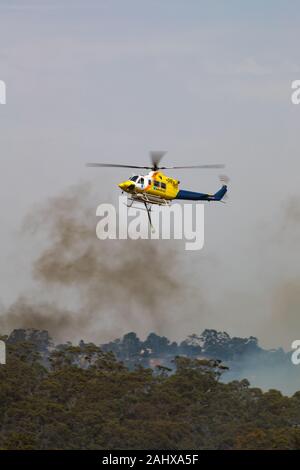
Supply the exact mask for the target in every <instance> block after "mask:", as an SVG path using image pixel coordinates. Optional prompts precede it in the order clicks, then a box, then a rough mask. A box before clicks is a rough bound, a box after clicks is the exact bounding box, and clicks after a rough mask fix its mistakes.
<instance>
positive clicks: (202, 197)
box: [176, 189, 211, 201]
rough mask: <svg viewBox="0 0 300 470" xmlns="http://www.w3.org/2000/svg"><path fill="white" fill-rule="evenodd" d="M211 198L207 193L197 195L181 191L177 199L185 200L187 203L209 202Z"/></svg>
mask: <svg viewBox="0 0 300 470" xmlns="http://www.w3.org/2000/svg"><path fill="white" fill-rule="evenodd" d="M210 198H211V196H210V195H209V194H205V193H195V192H193V191H185V190H184V189H181V190H180V191H179V193H178V194H177V196H176V199H185V200H187V201H207V200H208V199H210Z"/></svg>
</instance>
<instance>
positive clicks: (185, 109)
mask: <svg viewBox="0 0 300 470" xmlns="http://www.w3.org/2000/svg"><path fill="white" fill-rule="evenodd" d="M299 16H300V3H299V2H293V1H290V2H285V1H283V0H282V1H277V0H269V1H257V0H255V1H251V2H243V1H241V0H240V1H230V0H229V1H228V0H227V1H225V0H224V1H214V0H210V1H208V0H207V1H199V0H195V1H193V0H189V1H183V0H181V1H178V0H165V1H156V0H151V1H150V0H148V1H145V0H137V1H133V0H126V1H122V0H119V1H114V0H110V1H104V0H97V1H96V0H95V1H93V0H85V1H83V0H69V1H67V0H59V1H57V0H52V1H50V0H38V1H34V0H32V1H25V0H22V1H21V0H20V1H14V0H7V1H5V0H0V79H1V80H4V81H5V82H6V85H7V104H6V105H5V106H3V105H1V106H0V126H1V127H0V156H1V157H0V174H1V185H0V208H1V238H0V241H1V244H0V275H1V292H0V297H1V300H2V302H3V303H4V304H9V303H10V302H12V301H13V300H14V299H15V298H16V297H17V296H18V295H19V294H20V293H22V292H23V291H24V290H26V289H27V288H28V285H29V284H30V259H31V257H33V256H34V254H35V250H36V246H35V244H34V242H32V243H30V240H28V238H27V239H26V240H23V239H22V236H21V234H20V226H21V222H22V220H23V217H24V216H25V215H26V214H27V213H28V211H30V210H31V209H32V207H33V206H34V205H35V204H36V203H40V202H42V201H43V200H46V199H47V198H48V197H49V196H53V195H56V194H58V193H59V192H60V191H62V190H64V189H65V188H66V187H68V186H69V185H71V184H74V183H77V182H78V181H86V180H91V181H93V182H95V184H96V185H98V191H99V202H101V201H103V200H106V199H109V198H110V197H113V195H114V194H115V193H116V191H117V190H118V189H117V188H116V184H117V183H118V182H119V181H121V180H123V179H124V178H125V177H127V172H126V170H121V169H120V170H118V171H117V172H116V171H112V170H107V171H106V173H105V178H104V179H103V173H102V172H100V171H97V170H96V169H95V170H93V169H87V168H85V166H84V164H85V162H87V161H97V160H98V161H111V162H124V163H125V162H126V163H130V162H132V163H135V162H136V163H137V164H142V163H147V162H148V160H147V159H148V151H149V150H151V149H167V150H168V154H167V155H166V157H165V163H166V164H173V163H174V164H184V163H186V164H188V163H191V164H195V163H225V164H226V166H227V168H226V173H227V174H228V175H229V176H230V178H231V182H230V187H229V191H230V194H229V200H228V203H227V205H219V206H216V205H211V206H209V207H206V211H205V215H206V226H205V236H206V241H205V248H204V250H202V251H201V252H199V253H186V252H183V253H182V254H181V256H182V270H183V271H184V272H185V274H186V276H187V278H190V279H191V280H192V279H193V281H191V282H194V283H197V282H199V284H201V287H202V289H203V290H204V291H205V296H206V300H207V304H208V308H207V311H205V312H204V311H203V312H199V318H197V317H196V318H194V320H193V322H192V323H191V324H190V325H189V324H186V325H185V326H184V328H183V329H182V327H181V328H180V330H178V331H177V330H176V325H173V326H172V329H171V334H170V336H172V335H173V337H176V336H177V337H180V336H181V334H182V333H185V334H187V333H189V332H190V333H191V332H194V331H195V330H196V329H197V328H198V329H199V331H201V329H202V328H205V327H213V328H216V329H226V330H227V331H228V332H229V333H231V334H233V335H245V336H248V335H250V334H253V335H257V336H258V337H259V338H260V340H261V342H262V344H265V345H268V346H269V345H279V344H283V345H285V346H286V345H287V346H288V345H289V344H290V342H291V341H292V340H293V339H297V338H300V316H299V321H298V305H299V307H300V281H299V279H300V273H299V271H300V265H299V262H298V253H299V243H298V240H299V236H297V237H295V236H292V234H295V233H297V228H298V223H299V218H297V217H295V223H296V226H294V225H293V223H294V221H292V222H289V223H290V225H289V226H288V230H284V227H285V224H286V215H285V207H289V206H288V204H290V200H291V198H294V199H295V201H296V203H299V200H300V188H299V171H300V163H299V156H300V154H299V143H298V136H299V124H300V105H299V106H295V105H292V104H291V99H290V95H291V82H292V81H293V80H295V79H300V59H299V39H300V37H299V36H300V33H299ZM177 175H178V174H174V176H177ZM179 178H180V180H181V182H182V187H183V188H185V189H191V190H199V191H208V192H213V191H214V190H217V189H218V187H219V181H218V173H217V172H216V171H210V172H209V171H207V172H204V171H202V172H200V171H199V172H191V171H190V172H188V171H184V172H182V173H180V176H179ZM297 201H298V202H297ZM289 214H290V212H288V216H289ZM292 216H293V213H292ZM296 216H298V213H297V210H296ZM298 235H299V231H298ZM291 283H292V286H294V287H293V288H292V295H291V297H292V299H293V300H292V301H291V300H290V294H284V295H283V294H281V289H283V290H284V292H285V289H286V286H290V284H291ZM278 289H279V293H278ZM287 289H289V287H287ZM286 296H287V298H286ZM291 302H292V306H291ZM299 313H300V308H299ZM289 325H291V326H289ZM164 333H165V334H167V331H164Z"/></svg>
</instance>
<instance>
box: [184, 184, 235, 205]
mask: <svg viewBox="0 0 300 470" xmlns="http://www.w3.org/2000/svg"><path fill="white" fill-rule="evenodd" d="M226 193H227V186H226V185H225V184H224V185H223V186H222V188H221V189H219V191H217V192H216V193H215V194H206V193H196V192H193V191H185V190H184V189H182V190H180V191H179V192H178V194H177V196H176V199H182V200H186V201H221V200H222V199H223V197H224V196H225V194H226Z"/></svg>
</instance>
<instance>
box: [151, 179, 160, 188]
mask: <svg viewBox="0 0 300 470" xmlns="http://www.w3.org/2000/svg"><path fill="white" fill-rule="evenodd" d="M153 185H154V187H155V188H159V187H160V182H159V181H155V180H154V181H153Z"/></svg>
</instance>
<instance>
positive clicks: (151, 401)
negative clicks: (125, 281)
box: [0, 338, 300, 450]
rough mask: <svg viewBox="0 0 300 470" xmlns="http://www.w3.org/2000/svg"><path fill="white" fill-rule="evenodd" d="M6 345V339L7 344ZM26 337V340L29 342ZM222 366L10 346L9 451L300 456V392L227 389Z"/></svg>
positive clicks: (3, 433) (2, 395)
mask: <svg viewBox="0 0 300 470" xmlns="http://www.w3.org/2000/svg"><path fill="white" fill-rule="evenodd" d="M5 339H6V338H5ZM19 339H21V338H19ZM226 371H227V368H226V366H225V365H224V364H223V363H222V362H221V361H219V360H215V359H197V358H196V359H195V358H190V357H184V356H176V357H175V358H174V370H173V371H171V370H170V368H168V367H165V366H162V365H157V366H156V367H154V368H152V369H151V368H145V367H142V366H140V365H137V366H136V367H135V368H131V369H130V368H128V367H126V366H125V365H124V364H123V363H122V362H120V361H118V360H117V359H116V357H115V355H114V354H113V353H112V352H106V351H103V350H102V349H101V348H100V347H98V346H96V345H94V344H87V343H83V342H82V343H81V344H80V345H78V346H73V345H72V344H70V343H68V344H66V345H64V347H60V348H52V350H51V351H50V353H49V356H48V357H47V361H45V358H43V351H42V350H41V345H40V344H38V343H37V342H32V341H28V340H26V341H21V340H19V341H14V342H12V341H10V342H9V341H8V342H7V364H6V365H1V366H0V448H1V449H109V450H113V449H176V450H177V449H297V448H299V447H300V392H297V393H295V394H294V395H293V396H292V397H286V396H283V395H282V394H281V392H279V391H277V390H269V391H268V392H263V391H262V390H260V389H259V388H253V387H251V386H250V384H249V382H248V381H247V380H246V379H244V380H241V381H237V380H235V381H231V382H229V383H224V382H222V380H220V379H221V377H222V374H224V373H226Z"/></svg>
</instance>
